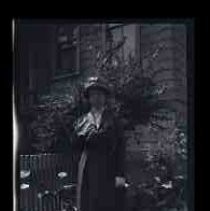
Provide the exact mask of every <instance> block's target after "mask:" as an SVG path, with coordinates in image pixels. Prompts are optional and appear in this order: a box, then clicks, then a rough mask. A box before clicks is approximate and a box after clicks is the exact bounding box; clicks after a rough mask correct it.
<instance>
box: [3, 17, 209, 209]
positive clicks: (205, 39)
mask: <svg viewBox="0 0 210 211" xmlns="http://www.w3.org/2000/svg"><path fill="white" fill-rule="evenodd" d="M16 17H17V16H16ZM12 18H13V17H10V18H8V19H7V20H6V21H5V22H4V24H2V28H4V32H3V33H1V35H3V38H2V40H3V42H2V45H1V47H2V51H1V52H2V58H4V59H3V61H2V71H3V73H2V77H1V79H2V83H1V85H2V84H3V88H2V94H3V96H2V99H3V103H1V106H3V107H2V108H1V109H2V110H1V111H2V114H3V115H2V117H3V119H2V121H1V122H2V123H3V127H2V129H3V130H4V131H3V132H4V134H3V136H2V137H3V138H2V142H3V144H2V151H3V153H1V155H2V157H1V160H2V161H3V162H2V163H3V165H2V166H1V168H2V170H3V172H6V173H3V174H1V176H3V178H2V180H1V181H2V182H3V183H4V184H5V185H6V187H5V186H4V187H3V188H5V189H3V195H4V194H5V192H6V193H7V192H9V196H8V197H6V198H7V200H4V205H3V206H5V207H6V208H7V209H8V208H9V207H10V206H11V208H12V203H11V202H12V199H13V193H12V111H11V108H12V98H11V93H12V71H11V70H12V50H11V49H12V44H11V40H12V36H11V21H12ZM154 18H155V17H152V18H150V19H154ZM188 18H190V19H191V18H192V17H188ZM193 18H194V21H195V22H194V27H195V28H194V31H195V34H194V35H195V36H192V38H190V39H192V40H191V41H190V42H191V43H193V45H194V47H193V48H191V49H188V51H192V52H193V51H194V52H193V53H192V56H191V58H189V59H190V60H191V61H192V63H195V65H194V64H192V66H191V67H189V64H188V68H191V69H192V70H193V71H192V75H191V76H190V77H191V79H192V83H191V85H190V86H191V88H192V92H190V93H189V92H188V94H190V95H192V96H194V97H193V98H192V99H193V100H192V101H190V102H189V103H190V104H191V106H192V110H191V111H190V113H191V114H192V115H193V116H192V118H193V125H191V126H192V127H191V129H190V130H191V133H192V134H191V133H190V134H191V135H192V137H194V140H195V142H194V152H193V154H194V153H195V158H196V159H195V158H194V160H193V163H194V166H195V167H196V168H195V167H193V169H191V170H190V171H192V172H193V175H194V171H195V169H196V172H195V178H191V179H192V180H194V179H195V181H196V183H193V184H192V189H193V190H194V191H193V190H192V189H190V192H191V191H192V192H196V194H195V196H194V194H192V195H191V196H190V198H191V200H192V201H193V204H194V202H196V206H195V208H196V209H197V210H206V209H205V207H204V206H205V202H204V200H205V196H204V192H205V191H204V187H205V182H206V181H207V180H205V179H204V170H206V169H207V166H206V165H208V151H207V152H205V151H204V149H207V150H208V149H209V148H208V146H207V147H205V143H208V139H207V142H205V141H206V139H205V137H208V136H205V135H208V134H207V133H205V131H204V129H205V126H207V127H208V121H205V120H204V119H202V117H201V116H202V114H203V117H204V118H205V116H206V113H207V111H208V109H209V108H208V107H207V101H206V99H207V94H208V91H207V90H208V83H209V82H208V80H209V78H208V72H209V69H207V68H208V64H209V63H208V62H207V61H208V60H209V58H208V57H209V53H208V50H209V48H208V44H209V37H210V36H209V27H208V24H209V22H208V18H207V17H203V18H201V17H193ZM102 19H103V20H104V18H102ZM190 31H191V32H190V33H193V32H192V29H190ZM188 41H189V40H188ZM201 46H202V47H201ZM207 58H208V59H207ZM193 61H195V62H193ZM195 69H196V71H195ZM202 79H204V80H203V82H202ZM205 79H206V81H205ZM188 81H189V77H188ZM202 88H203V89H202ZM194 89H195V92H194ZM193 93H194V94H193ZM202 95H203V96H204V101H205V102H204V103H203V105H201V98H200V96H202ZM205 106H206V107H205ZM188 111H189V110H188ZM202 111H203V113H202ZM194 112H195V113H194ZM194 114H195V115H194ZM206 123H207V124H206ZM5 126H6V128H5ZM207 127H206V129H207ZM194 130H196V132H197V133H196V135H195V132H194ZM10 140H11V141H10ZM5 143H6V144H5ZM10 150H11V151H10ZM5 158H8V160H7V161H6V160H5ZM202 158H203V160H202ZM199 159H200V160H199ZM6 181H7V182H6ZM8 184H9V185H11V188H9V185H8ZM194 184H196V188H195V186H194ZM194 188H195V189H194ZM189 211H192V210H189Z"/></svg>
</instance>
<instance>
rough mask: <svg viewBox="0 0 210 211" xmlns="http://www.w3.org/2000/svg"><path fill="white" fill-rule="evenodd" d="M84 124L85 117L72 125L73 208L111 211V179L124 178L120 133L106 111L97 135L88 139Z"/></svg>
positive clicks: (122, 146) (114, 192) (112, 188)
mask: <svg viewBox="0 0 210 211" xmlns="http://www.w3.org/2000/svg"><path fill="white" fill-rule="evenodd" d="M88 124H90V121H89V119H88V115H87V114H86V115H84V116H82V117H81V118H79V120H78V121H77V122H76V123H75V135H74V139H73V143H74V144H73V146H74V150H76V151H77V152H79V159H78V162H77V163H79V165H78V175H77V176H78V177H77V178H78V179H77V199H78V203H77V206H78V208H79V209H80V210H81V211H102V210H106V211H107V210H109V211H111V210H115V207H116V201H115V194H116V188H115V177H116V176H124V172H123V171H124V161H123V160H124V152H125V144H124V140H123V138H122V130H121V127H120V124H119V121H118V120H117V118H115V117H114V115H113V114H112V113H111V112H110V111H108V110H105V111H104V112H103V114H102V119H101V125H100V127H99V129H98V130H97V133H96V134H94V135H93V136H90V138H89V139H88V138H87V135H86V134H87V133H88V129H87V128H86V127H87V126H88ZM81 133H82V134H81Z"/></svg>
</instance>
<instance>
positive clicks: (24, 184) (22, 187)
mask: <svg viewBox="0 0 210 211" xmlns="http://www.w3.org/2000/svg"><path fill="white" fill-rule="evenodd" d="M29 187H30V186H29V184H26V183H23V184H21V185H20V189H21V190H25V189H28V188H29Z"/></svg>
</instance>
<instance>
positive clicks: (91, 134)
mask: <svg viewBox="0 0 210 211" xmlns="http://www.w3.org/2000/svg"><path fill="white" fill-rule="evenodd" d="M97 133H98V131H97V129H96V127H95V126H94V125H90V126H89V127H88V129H87V134H86V138H87V141H89V140H90V139H92V138H94V137H96V136H97Z"/></svg>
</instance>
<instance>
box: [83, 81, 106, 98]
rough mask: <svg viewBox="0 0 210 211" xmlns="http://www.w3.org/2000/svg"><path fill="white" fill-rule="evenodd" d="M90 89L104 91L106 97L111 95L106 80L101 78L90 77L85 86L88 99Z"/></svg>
mask: <svg viewBox="0 0 210 211" xmlns="http://www.w3.org/2000/svg"><path fill="white" fill-rule="evenodd" d="M90 89H98V90H101V91H103V92H104V93H105V94H106V95H109V94H110V89H109V87H108V85H107V82H106V80H105V79H104V78H101V77H100V78H99V77H89V78H88V80H87V82H86V83H85V85H84V96H85V97H86V98H88V93H89V90H90Z"/></svg>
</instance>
